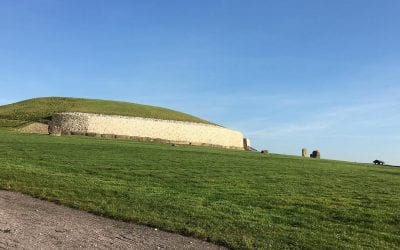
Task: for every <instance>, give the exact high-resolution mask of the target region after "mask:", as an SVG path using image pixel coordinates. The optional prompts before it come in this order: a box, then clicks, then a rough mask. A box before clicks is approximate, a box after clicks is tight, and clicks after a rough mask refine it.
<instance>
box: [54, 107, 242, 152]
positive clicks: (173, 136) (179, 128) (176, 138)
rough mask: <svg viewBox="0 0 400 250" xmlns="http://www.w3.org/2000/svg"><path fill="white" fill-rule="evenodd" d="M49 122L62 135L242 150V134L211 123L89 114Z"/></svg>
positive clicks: (73, 115)
mask: <svg viewBox="0 0 400 250" xmlns="http://www.w3.org/2000/svg"><path fill="white" fill-rule="evenodd" d="M52 123H53V124H51V125H50V127H55V128H57V129H59V132H60V133H62V134H63V133H94V134H113V135H125V136H132V137H142V138H153V139H161V140H166V141H172V142H177V143H179V142H180V143H191V144H194V145H201V144H208V145H215V146H222V147H228V148H242V149H243V135H242V133H240V132H238V131H234V130H230V129H227V128H223V127H220V126H216V125H210V124H202V123H194V122H183V121H171V120H159V119H151V118H141V117H129V116H115V115H99V114H88V113H61V114H58V115H56V116H55V117H54V119H53V122H52ZM50 130H51V129H50ZM50 132H51V131H50Z"/></svg>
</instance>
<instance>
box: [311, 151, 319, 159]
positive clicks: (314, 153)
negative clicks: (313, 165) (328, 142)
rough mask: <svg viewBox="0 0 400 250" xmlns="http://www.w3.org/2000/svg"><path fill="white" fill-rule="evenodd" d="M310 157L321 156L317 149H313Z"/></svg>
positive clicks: (317, 157)
mask: <svg viewBox="0 0 400 250" xmlns="http://www.w3.org/2000/svg"><path fill="white" fill-rule="evenodd" d="M310 157H311V158H316V159H320V158H321V154H320V152H319V151H318V150H314V151H313V152H312V154H310Z"/></svg>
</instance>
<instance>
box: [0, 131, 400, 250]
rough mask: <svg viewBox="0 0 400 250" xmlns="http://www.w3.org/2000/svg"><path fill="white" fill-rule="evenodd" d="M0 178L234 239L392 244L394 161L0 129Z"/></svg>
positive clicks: (237, 242) (235, 244) (142, 219)
mask: <svg viewBox="0 0 400 250" xmlns="http://www.w3.org/2000/svg"><path fill="white" fill-rule="evenodd" d="M0 152H1V153H0V188H2V189H7V190H13V191H19V192H23V193H27V194H30V195H32V196H35V197H39V198H42V199H47V200H50V201H54V202H57V203H60V204H64V205H68V206H71V207H75V208H79V209H82V210H86V211H89V212H92V213H95V214H101V215H104V216H108V217H111V218H115V219H120V220H124V221H130V222H135V223H140V224H145V225H150V226H154V227H157V228H160V229H163V230H167V231H171V232H177V233H181V234H184V235H191V236H195V237H198V238H202V239H207V240H209V241H212V242H215V243H218V244H222V245H225V246H227V247H230V248H233V249H251V248H257V249H287V248H297V249H319V248H324V249H338V248H339V249H355V248H359V249H364V248H373V249H390V248H393V249H394V248H398V246H399V245H400V212H399V207H400V196H399V193H400V168H394V167H385V166H380V167H378V166H372V165H365V164H354V163H347V162H339V161H329V160H316V159H303V158H300V157H291V156H283V155H267V156H265V155H261V154H256V153H252V152H243V151H234V150H224V149H214V148H203V147H193V146H192V147H190V146H177V147H171V146H169V145H162V144H156V143H143V142H134V141H115V140H106V139H95V138H87V137H50V136H41V135H26V134H18V133H15V132H8V131H0Z"/></svg>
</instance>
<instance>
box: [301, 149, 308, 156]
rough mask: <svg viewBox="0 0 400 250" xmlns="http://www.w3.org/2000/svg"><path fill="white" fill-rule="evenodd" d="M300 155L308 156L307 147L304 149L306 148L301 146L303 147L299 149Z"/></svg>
mask: <svg viewBox="0 0 400 250" xmlns="http://www.w3.org/2000/svg"><path fill="white" fill-rule="evenodd" d="M301 156H302V157H308V153H307V149H306V148H303V149H302V150H301Z"/></svg>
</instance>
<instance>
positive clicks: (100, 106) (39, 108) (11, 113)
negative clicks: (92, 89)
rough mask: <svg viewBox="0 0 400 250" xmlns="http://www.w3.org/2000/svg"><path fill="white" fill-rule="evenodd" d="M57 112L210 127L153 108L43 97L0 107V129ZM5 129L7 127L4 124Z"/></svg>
mask: <svg viewBox="0 0 400 250" xmlns="http://www.w3.org/2000/svg"><path fill="white" fill-rule="evenodd" d="M61 112H85V113H96V114H105V115H124V116H136V117H144V118H155V119H162V120H176V121H188V122H198V123H206V124H211V123H210V122H208V121H206V120H203V119H200V118H198V117H195V116H192V115H189V114H185V113H182V112H178V111H175V110H171V109H166V108H161V107H156V106H149V105H142V104H135V103H128V102H118V101H107V100H96V99H83V98H67V97H43V98H34V99H29V100H25V101H21V102H17V103H13V104H9V105H4V106H0V127H3V126H2V125H3V124H4V123H5V122H4V121H21V122H22V121H23V122H41V121H43V120H46V119H49V117H51V116H52V115H53V114H55V113H61ZM9 125H10V123H7V124H5V126H9ZM18 125H19V124H17V125H15V126H18Z"/></svg>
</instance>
